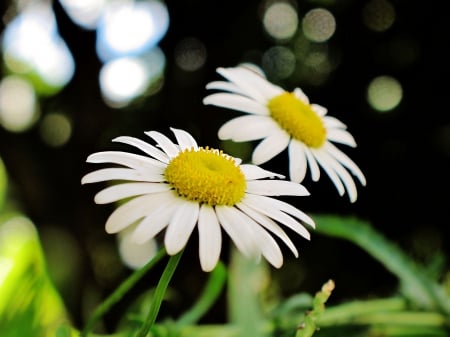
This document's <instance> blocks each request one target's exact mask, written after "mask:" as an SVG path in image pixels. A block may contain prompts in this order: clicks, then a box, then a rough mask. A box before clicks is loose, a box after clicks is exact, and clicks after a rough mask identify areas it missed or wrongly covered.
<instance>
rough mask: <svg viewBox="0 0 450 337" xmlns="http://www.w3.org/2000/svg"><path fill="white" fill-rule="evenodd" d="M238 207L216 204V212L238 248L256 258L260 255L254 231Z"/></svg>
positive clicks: (247, 255)
mask: <svg viewBox="0 0 450 337" xmlns="http://www.w3.org/2000/svg"><path fill="white" fill-rule="evenodd" d="M236 211H237V210H236V209H235V208H234V207H230V206H216V214H217V219H218V220H219V223H220V224H221V225H222V228H223V229H224V230H225V232H227V234H228V235H229V236H230V238H231V240H233V242H234V244H235V245H236V247H237V248H238V250H239V251H240V252H241V253H242V254H244V255H245V256H246V257H248V258H255V257H257V256H258V255H259V252H258V249H257V248H256V245H255V242H254V241H253V236H252V233H251V232H249V229H248V226H247V224H246V222H245V219H243V218H242V217H241V216H240V215H241V214H242V212H239V213H236Z"/></svg>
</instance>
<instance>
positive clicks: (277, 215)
mask: <svg viewBox="0 0 450 337" xmlns="http://www.w3.org/2000/svg"><path fill="white" fill-rule="evenodd" d="M242 203H243V204H245V205H248V206H249V207H251V208H253V209H255V210H257V211H258V212H260V213H263V214H265V215H267V216H268V217H269V218H272V219H274V220H276V221H279V222H281V223H283V224H284V225H286V226H288V227H289V228H291V229H293V230H294V231H295V232H297V233H299V234H300V235H302V236H304V237H306V238H308V239H309V232H308V231H307V230H306V229H305V228H304V227H303V225H302V224H301V223H299V222H298V221H296V220H295V219H293V218H292V217H290V216H289V215H288V214H290V215H292V216H295V217H296V218H297V219H299V220H301V221H303V222H305V223H306V224H308V225H310V226H311V227H313V228H314V227H315V224H314V221H313V220H312V219H311V218H310V217H309V216H307V215H306V214H305V213H303V212H302V211H300V210H299V209H297V208H295V207H294V206H292V205H290V204H288V203H286V202H283V201H281V200H277V199H273V198H269V197H265V196H261V195H252V194H247V195H246V196H245V198H244V199H243V200H242ZM286 213H288V214H286Z"/></svg>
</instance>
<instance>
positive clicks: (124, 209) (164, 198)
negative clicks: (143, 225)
mask: <svg viewBox="0 0 450 337" xmlns="http://www.w3.org/2000/svg"><path fill="white" fill-rule="evenodd" d="M170 199H173V196H172V192H161V193H157V194H147V195H143V196H140V197H137V198H134V199H132V200H130V201H128V202H126V203H124V204H122V205H120V206H119V207H118V208H116V209H115V210H114V211H113V212H112V213H111V215H110V216H109V218H108V220H106V224H105V229H106V232H107V233H109V234H111V233H117V232H120V231H121V230H122V229H124V228H125V227H127V226H129V225H130V224H132V223H133V222H135V221H136V220H139V219H140V218H143V217H145V216H146V215H148V214H150V213H151V212H152V211H153V210H154V209H156V208H158V207H159V206H160V205H161V204H165V203H167V202H168V201H169V200H170Z"/></svg>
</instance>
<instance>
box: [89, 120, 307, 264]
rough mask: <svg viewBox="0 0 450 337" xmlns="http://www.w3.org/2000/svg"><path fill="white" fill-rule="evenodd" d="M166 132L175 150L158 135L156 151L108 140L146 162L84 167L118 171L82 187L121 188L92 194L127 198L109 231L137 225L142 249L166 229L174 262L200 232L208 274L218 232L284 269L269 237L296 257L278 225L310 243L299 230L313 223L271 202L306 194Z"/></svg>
mask: <svg viewBox="0 0 450 337" xmlns="http://www.w3.org/2000/svg"><path fill="white" fill-rule="evenodd" d="M171 130H172V131H173V133H174V134H175V138H176V140H177V144H175V143H173V142H172V141H171V140H170V139H169V138H168V137H166V136H165V135H163V134H161V133H159V132H156V131H149V132H146V135H148V136H149V137H150V138H152V139H153V140H154V141H155V142H156V144H157V146H153V145H151V144H149V143H147V142H144V141H142V140H140V139H137V138H133V137H127V136H122V137H118V138H115V139H114V140H113V141H116V142H121V143H125V144H129V145H132V146H134V147H136V148H138V149H139V150H141V151H142V152H144V153H145V154H146V155H147V156H144V155H138V154H133V153H127V152H120V151H107V152H98V153H94V154H92V155H90V156H89V157H88V158H87V162H89V163H112V164H117V165H119V167H111V168H102V169H99V170H97V171H94V172H91V173H88V174H86V175H85V176H84V177H83V178H82V180H81V182H82V184H86V183H95V182H102V181H108V180H121V181H122V182H121V183H119V184H116V185H113V186H110V187H107V188H105V189H103V190H102V191H100V192H99V193H98V194H96V196H95V199H94V200H95V202H96V203H98V204H106V203H112V202H116V201H118V200H122V199H125V198H130V199H129V200H127V201H125V202H124V203H122V204H121V205H120V206H119V207H118V208H117V209H116V210H115V211H114V212H113V213H112V214H111V215H110V216H109V218H108V219H107V221H106V231H107V232H108V233H118V232H120V231H123V230H125V229H126V228H127V227H129V226H131V225H132V224H133V225H134V224H135V223H136V222H137V225H136V227H135V228H134V229H133V232H132V233H131V238H132V240H133V241H135V242H137V243H145V242H147V241H148V240H151V239H153V238H154V237H155V236H156V235H157V234H158V233H159V232H161V231H162V230H163V229H165V233H164V245H165V248H166V251H167V253H168V254H169V255H174V254H177V253H178V252H180V251H181V250H182V249H183V248H184V247H185V245H186V244H187V241H188V239H189V237H190V235H191V234H192V232H193V230H194V228H195V226H196V225H197V228H198V234H199V257H200V264H201V267H202V269H203V270H204V271H211V270H212V269H213V268H214V267H215V266H216V264H217V262H218V260H219V257H220V252H221V246H222V229H223V230H224V231H225V232H226V233H227V234H228V235H229V236H230V238H231V240H232V241H233V242H234V244H235V245H236V247H237V248H238V249H239V250H240V251H241V252H242V253H243V254H244V255H246V256H248V257H252V258H259V257H260V256H261V255H262V256H264V257H265V258H266V259H267V261H269V262H270V263H271V264H272V265H273V266H274V267H277V268H279V267H281V266H282V264H283V255H282V252H281V250H280V247H279V246H278V244H277V242H276V240H275V239H274V237H272V235H271V234H273V235H275V236H276V237H278V238H279V239H280V240H281V241H283V242H284V243H285V244H286V245H287V246H288V247H289V249H290V250H291V251H292V252H293V254H294V255H295V256H296V257H297V256H298V252H297V249H296V248H295V246H294V244H293V243H292V241H291V240H290V238H289V237H288V235H287V234H286V232H285V231H284V230H283V229H282V227H281V226H280V224H281V225H284V226H286V227H287V228H289V229H290V230H293V231H294V232H296V233H298V234H299V235H301V236H303V237H304V238H306V239H309V238H310V235H309V232H308V231H307V229H306V228H305V227H304V225H303V223H305V224H307V225H308V226H310V227H314V226H315V225H314V221H313V220H312V219H311V218H310V217H309V216H308V215H306V214H305V213H304V212H302V211H300V210H299V209H297V208H295V207H294V206H292V205H290V204H288V203H286V202H283V201H280V200H277V199H275V198H271V197H272V196H279V195H287V196H306V195H309V192H308V191H307V190H306V188H305V187H303V186H302V185H300V184H297V183H294V182H291V181H286V180H276V179H270V180H269V179H267V178H283V176H281V175H279V174H276V173H273V172H269V171H267V170H264V169H262V168H260V167H258V166H256V165H252V164H242V165H241V164H240V161H239V160H238V159H236V158H233V157H230V156H229V155H227V154H225V153H223V152H222V151H219V150H216V149H211V148H208V147H205V148H203V147H199V146H198V145H197V143H196V141H195V140H194V138H193V137H192V136H191V135H190V134H189V133H187V132H186V131H183V130H179V129H173V128H172V129H171ZM124 181H125V182H124Z"/></svg>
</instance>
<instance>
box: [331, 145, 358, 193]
mask: <svg viewBox="0 0 450 337" xmlns="http://www.w3.org/2000/svg"><path fill="white" fill-rule="evenodd" d="M325 148H326V150H327V151H328V153H330V154H331V155H332V156H333V157H334V158H336V160H337V161H339V162H340V163H341V164H342V165H344V166H345V167H347V168H348V169H349V170H350V171H351V172H352V173H353V174H354V175H355V176H356V177H357V178H358V179H359V181H360V182H361V184H362V185H365V184H366V178H365V177H364V174H363V173H362V172H361V170H360V169H359V167H358V166H357V165H356V164H355V163H354V162H353V161H352V160H351V159H350V158H349V157H348V156H347V155H346V154H345V153H344V152H342V151H341V150H339V149H338V148H337V147H336V146H334V145H333V144H332V143H326V144H325Z"/></svg>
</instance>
